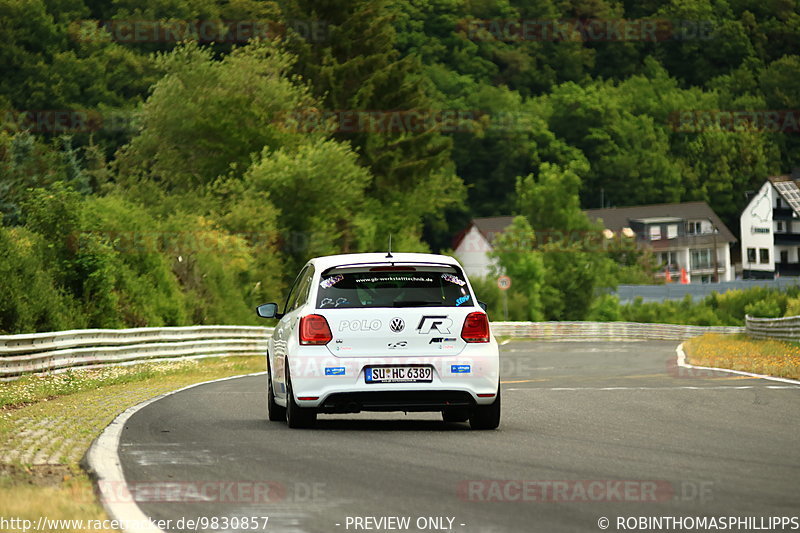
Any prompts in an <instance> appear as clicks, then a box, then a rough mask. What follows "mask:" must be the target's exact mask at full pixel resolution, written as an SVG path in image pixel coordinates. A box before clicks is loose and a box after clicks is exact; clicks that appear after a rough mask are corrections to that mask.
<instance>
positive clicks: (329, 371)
mask: <svg viewBox="0 0 800 533" xmlns="http://www.w3.org/2000/svg"><path fill="white" fill-rule="evenodd" d="M325 375H326V376H344V367H343V366H327V367H325Z"/></svg>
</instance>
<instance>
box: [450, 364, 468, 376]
mask: <svg viewBox="0 0 800 533" xmlns="http://www.w3.org/2000/svg"><path fill="white" fill-rule="evenodd" d="M470 372H472V370H471V368H470V365H450V373H452V374H469V373H470Z"/></svg>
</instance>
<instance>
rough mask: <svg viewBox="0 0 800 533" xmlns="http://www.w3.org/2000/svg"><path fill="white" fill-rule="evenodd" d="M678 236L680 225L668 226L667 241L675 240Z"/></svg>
mask: <svg viewBox="0 0 800 533" xmlns="http://www.w3.org/2000/svg"><path fill="white" fill-rule="evenodd" d="M677 236H678V225H677V224H670V225H668V226H667V239H674V238H675V237H677Z"/></svg>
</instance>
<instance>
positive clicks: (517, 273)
mask: <svg viewBox="0 0 800 533" xmlns="http://www.w3.org/2000/svg"><path fill="white" fill-rule="evenodd" d="M535 242H536V234H535V233H534V231H533V229H532V228H531V226H530V224H529V223H528V221H527V220H526V219H525V217H522V216H518V217H514V221H513V222H512V223H511V226H509V227H508V228H507V229H506V230H505V231H503V233H501V234H500V235H498V236H497V238H496V239H495V241H494V243H493V245H492V247H493V249H492V251H491V252H490V253H489V256H490V257H492V258H493V259H496V260H497V264H498V266H499V268H498V269H497V271H496V272H495V273H494V274H495V276H496V275H500V274H505V275H507V276H509V277H510V278H511V279H512V286H514V287H515V292H517V293H520V294H522V295H523V296H524V297H525V299H526V300H527V302H526V303H527V307H528V308H527V319H528V320H542V319H543V318H544V317H545V316H546V309H544V304H543V300H542V294H541V293H542V290H543V287H544V285H545V283H546V281H545V266H544V262H543V260H542V256H541V254H540V253H539V252H537V251H536V250H534V243H535Z"/></svg>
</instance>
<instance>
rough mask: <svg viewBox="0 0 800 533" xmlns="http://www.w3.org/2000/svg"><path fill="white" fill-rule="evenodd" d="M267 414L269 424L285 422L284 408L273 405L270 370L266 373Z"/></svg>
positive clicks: (273, 394)
mask: <svg viewBox="0 0 800 533" xmlns="http://www.w3.org/2000/svg"><path fill="white" fill-rule="evenodd" d="M267 382H268V385H267V414H268V415H269V420H270V422H280V421H281V420H286V408H285V407H281V406H280V405H278V404H277V403H275V390H274V389H273V388H272V369H269V370H268V371H267Z"/></svg>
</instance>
